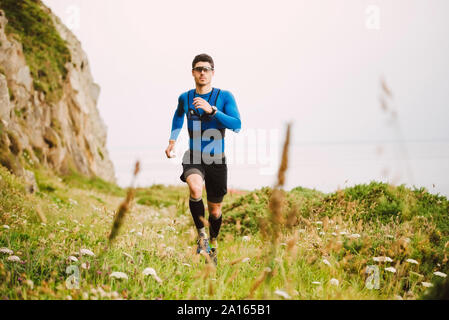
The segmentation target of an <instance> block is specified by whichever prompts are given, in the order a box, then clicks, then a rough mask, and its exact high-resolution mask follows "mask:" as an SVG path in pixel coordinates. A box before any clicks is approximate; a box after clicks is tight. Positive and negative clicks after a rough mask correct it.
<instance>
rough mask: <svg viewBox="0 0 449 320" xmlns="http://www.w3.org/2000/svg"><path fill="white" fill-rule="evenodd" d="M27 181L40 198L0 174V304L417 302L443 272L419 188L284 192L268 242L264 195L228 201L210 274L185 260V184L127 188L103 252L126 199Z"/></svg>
mask: <svg viewBox="0 0 449 320" xmlns="http://www.w3.org/2000/svg"><path fill="white" fill-rule="evenodd" d="M36 176H37V180H38V185H39V187H40V191H39V192H38V193H36V194H34V195H29V194H26V192H25V188H24V186H23V184H22V182H21V181H20V180H19V179H18V178H17V177H15V176H13V175H11V174H10V173H9V172H8V171H7V170H6V169H4V168H3V167H1V166H0V177H1V178H0V192H1V194H0V248H2V249H0V250H1V251H2V252H0V298H1V299H158V298H160V299H245V298H256V299H283V298H291V299H399V298H403V299H418V298H420V297H421V296H422V295H423V294H425V293H426V292H427V291H428V289H427V286H429V285H431V284H434V285H440V282H441V280H443V277H442V276H441V274H440V273H438V272H442V273H447V272H448V271H449V270H448V267H447V251H448V245H447V243H448V241H449V238H448V232H447V230H448V229H447V228H448V224H449V219H448V212H449V203H448V201H447V199H446V198H445V197H442V196H438V195H432V194H429V193H428V192H426V191H425V190H424V189H420V190H413V191H412V190H409V189H407V188H404V187H403V186H399V187H392V186H389V185H386V184H383V183H377V182H372V183H370V184H367V185H358V186H354V187H350V188H347V189H344V190H340V191H338V192H335V193H331V194H323V193H321V192H319V191H316V190H308V189H304V188H300V187H298V188H295V189H293V190H291V191H290V192H284V196H285V198H284V200H283V204H284V206H285V207H284V210H283V214H282V217H281V218H280V222H281V229H280V234H279V238H278V239H277V240H276V241H274V242H272V241H273V238H270V237H269V236H267V234H269V233H270V221H271V220H270V214H269V210H268V207H269V199H270V197H271V196H272V194H273V190H272V189H271V188H262V189H259V190H255V191H253V192H248V193H247V194H244V195H242V196H237V195H228V196H226V197H225V206H224V209H223V215H224V226H223V229H222V233H221V239H220V242H219V265H218V267H217V268H216V269H215V268H213V267H212V266H211V265H208V264H205V263H204V260H203V257H199V256H197V255H196V254H195V249H196V243H195V236H196V235H195V232H194V228H193V224H192V221H191V220H192V219H191V217H190V213H189V210H188V202H187V199H188V197H187V196H188V189H187V187H167V186H161V185H155V186H152V187H151V188H145V189H140V190H137V192H136V200H135V201H134V205H133V206H132V208H131V211H130V213H129V215H128V216H126V219H125V223H124V225H123V227H122V229H121V230H120V233H119V235H118V237H117V239H116V241H115V242H114V243H113V244H112V245H111V246H110V247H109V248H106V244H107V237H108V235H109V232H110V230H111V225H112V219H113V216H114V213H115V210H116V209H117V208H118V206H119V204H120V202H121V201H122V200H123V197H124V196H125V193H126V192H125V190H123V189H121V188H119V187H117V186H115V185H112V184H109V183H106V182H104V181H101V180H100V179H87V178H84V177H82V176H79V175H76V174H72V175H70V176H66V177H61V178H59V177H56V176H54V175H52V174H51V173H49V172H45V171H42V170H41V171H36ZM7 249H9V250H11V251H12V252H11V251H8V250H7ZM82 249H88V250H90V251H92V253H93V254H94V256H90V255H87V254H83V252H84V251H83V250H82ZM85 253H88V252H85ZM13 256H16V257H17V258H11V257H13ZM379 257H388V258H390V259H387V258H383V259H384V260H387V261H385V262H382V261H376V260H379V259H378V258H379ZM375 258H376V259H375ZM409 259H413V260H409ZM15 260H17V261H15ZM380 260H382V259H380ZM415 260H416V261H415ZM388 261H390V262H388ZM416 263H417V264H416ZM69 266H72V267H71V268H74V269H67V267H69ZM368 266H372V267H369V268H368V269H367V267H368ZM267 267H269V268H270V269H267ZM146 268H153V269H154V270H155V271H156V276H152V275H144V273H143V272H144V270H145V269H146ZM392 268H394V269H392ZM75 269H76V270H77V271H73V270H75ZM373 270H374V271H373ZM67 271H68V273H67ZM78 271H79V279H80V282H79V289H76V288H73V287H70V284H72V285H73V284H74V283H75V282H71V279H73V275H74V272H78ZM147 271H148V270H147ZM367 271H368V273H367ZM393 271H394V272H393ZM113 272H123V273H125V274H126V275H127V277H128V279H117V278H112V277H111V274H113ZM370 272H371V273H370ZM372 272H374V273H375V274H376V275H378V276H379V280H378V282H376V281H374V280H375V278H374V277H373V275H374V273H372ZM434 272H437V273H436V274H434ZM337 282H338V284H337ZM367 283H368V286H367ZM376 283H377V284H378V289H376V287H374V288H372V286H375V285H376ZM370 285H371V288H372V289H369V288H370ZM68 286H69V288H72V289H69V288H68ZM278 290H280V291H278ZM287 295H288V296H287Z"/></svg>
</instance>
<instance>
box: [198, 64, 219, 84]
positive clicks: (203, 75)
mask: <svg viewBox="0 0 449 320" xmlns="http://www.w3.org/2000/svg"><path fill="white" fill-rule="evenodd" d="M196 67H209V68H211V67H212V66H211V65H210V63H209V62H205V61H200V62H197V63H196V64H195V68H196ZM214 74H215V71H213V70H212V71H204V70H203V71H201V72H198V71H195V70H192V75H193V77H194V78H195V83H196V84H197V85H199V86H206V85H209V84H210V83H211V82H212V77H213V76H214Z"/></svg>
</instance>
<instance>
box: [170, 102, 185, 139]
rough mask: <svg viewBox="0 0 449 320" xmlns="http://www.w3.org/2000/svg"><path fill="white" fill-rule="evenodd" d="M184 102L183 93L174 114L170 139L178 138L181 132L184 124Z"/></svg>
mask: <svg viewBox="0 0 449 320" xmlns="http://www.w3.org/2000/svg"><path fill="white" fill-rule="evenodd" d="M184 114H185V112H184V102H183V99H182V95H180V96H179V98H178V107H177V108H176V111H175V114H174V116H173V121H172V126H171V133H170V140H176V139H178V136H179V133H180V132H181V129H182V126H183V124H184Z"/></svg>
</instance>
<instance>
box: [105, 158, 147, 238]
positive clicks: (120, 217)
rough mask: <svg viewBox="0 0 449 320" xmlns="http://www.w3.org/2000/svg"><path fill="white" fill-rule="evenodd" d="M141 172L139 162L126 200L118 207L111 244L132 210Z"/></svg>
mask: <svg viewBox="0 0 449 320" xmlns="http://www.w3.org/2000/svg"><path fill="white" fill-rule="evenodd" d="M139 171H140V162H139V161H137V162H136V165H135V167H134V174H133V179H132V182H131V186H130V187H129V188H128V192H127V194H126V198H125V200H123V202H122V203H121V204H120V206H119V207H118V209H117V212H116V214H115V216H114V221H113V222H112V229H111V233H110V234H109V244H110V243H112V241H113V240H114V239H115V238H116V237H117V234H118V232H119V230H120V228H121V226H122V225H123V222H124V221H125V215H126V213H127V212H128V211H129V209H130V206H131V203H132V201H133V199H134V193H135V182H136V178H137V175H138V173H139Z"/></svg>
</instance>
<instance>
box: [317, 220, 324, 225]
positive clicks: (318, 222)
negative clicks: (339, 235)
mask: <svg viewBox="0 0 449 320" xmlns="http://www.w3.org/2000/svg"><path fill="white" fill-rule="evenodd" d="M315 224H318V225H321V224H323V222H322V221H315Z"/></svg>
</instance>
